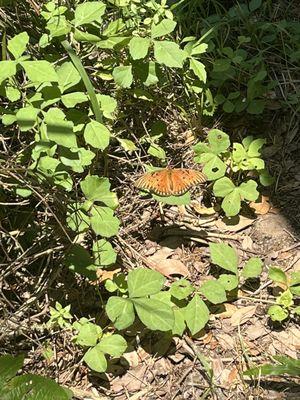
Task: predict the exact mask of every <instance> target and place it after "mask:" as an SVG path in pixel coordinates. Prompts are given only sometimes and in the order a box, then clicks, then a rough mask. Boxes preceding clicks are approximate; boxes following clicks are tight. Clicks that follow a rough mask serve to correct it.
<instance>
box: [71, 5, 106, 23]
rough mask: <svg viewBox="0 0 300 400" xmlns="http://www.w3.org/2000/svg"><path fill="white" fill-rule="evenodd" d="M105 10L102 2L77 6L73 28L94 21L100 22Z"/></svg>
mask: <svg viewBox="0 0 300 400" xmlns="http://www.w3.org/2000/svg"><path fill="white" fill-rule="evenodd" d="M105 8H106V6H105V4H104V3H102V1H87V2H85V3H82V4H79V5H78V6H77V7H76V8H75V20H74V21H75V26H80V25H84V24H89V23H91V22H94V21H97V22H101V17H102V15H103V14H104V13H105Z"/></svg>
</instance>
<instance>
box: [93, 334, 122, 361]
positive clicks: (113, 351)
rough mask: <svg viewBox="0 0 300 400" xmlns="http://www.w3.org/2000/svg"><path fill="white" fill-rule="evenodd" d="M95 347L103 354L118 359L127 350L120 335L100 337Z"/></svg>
mask: <svg viewBox="0 0 300 400" xmlns="http://www.w3.org/2000/svg"><path fill="white" fill-rule="evenodd" d="M97 347H98V348H99V350H101V351H103V353H104V354H109V355H110V356H112V357H120V356H121V355H122V354H123V353H124V352H125V350H126V348H127V342H126V340H125V339H124V338H123V337H122V336H121V335H107V336H103V337H102V339H101V341H100V343H99V344H98V345H97Z"/></svg>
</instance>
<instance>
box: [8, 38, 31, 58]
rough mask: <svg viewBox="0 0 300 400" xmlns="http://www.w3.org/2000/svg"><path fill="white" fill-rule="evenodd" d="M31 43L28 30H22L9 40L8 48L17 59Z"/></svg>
mask: <svg viewBox="0 0 300 400" xmlns="http://www.w3.org/2000/svg"><path fill="white" fill-rule="evenodd" d="M28 43H29V36H28V33H27V32H21V33H19V34H18V35H16V36H14V37H13V38H12V39H10V40H9V41H8V42H7V48H8V50H9V51H10V52H11V54H12V55H13V56H14V58H15V59H18V58H19V57H21V55H22V54H23V53H24V51H25V50H26V47H27V44H28Z"/></svg>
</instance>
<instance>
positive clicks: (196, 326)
mask: <svg viewBox="0 0 300 400" xmlns="http://www.w3.org/2000/svg"><path fill="white" fill-rule="evenodd" d="M184 313H185V321H186V324H187V326H188V328H189V330H190V331H191V334H192V335H195V334H196V333H198V332H199V331H201V329H203V328H204V327H205V325H206V324H207V322H208V320H209V310H208V308H207V306H206V304H205V303H204V301H203V300H202V299H200V297H199V296H198V295H197V294H196V295H195V296H194V297H193V299H192V300H191V301H190V302H189V304H188V305H187V306H186V307H185V311H184Z"/></svg>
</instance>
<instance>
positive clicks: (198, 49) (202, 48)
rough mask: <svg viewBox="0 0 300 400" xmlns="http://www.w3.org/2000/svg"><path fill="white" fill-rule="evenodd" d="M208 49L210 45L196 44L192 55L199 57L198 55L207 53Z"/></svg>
mask: <svg viewBox="0 0 300 400" xmlns="http://www.w3.org/2000/svg"><path fill="white" fill-rule="evenodd" d="M207 48H208V44H206V43H200V44H196V45H194V46H193V48H192V52H191V55H192V56H195V55H198V54H202V53H205V52H206V50H207Z"/></svg>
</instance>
